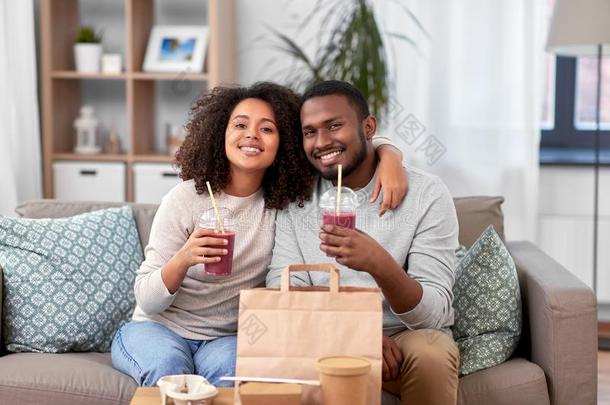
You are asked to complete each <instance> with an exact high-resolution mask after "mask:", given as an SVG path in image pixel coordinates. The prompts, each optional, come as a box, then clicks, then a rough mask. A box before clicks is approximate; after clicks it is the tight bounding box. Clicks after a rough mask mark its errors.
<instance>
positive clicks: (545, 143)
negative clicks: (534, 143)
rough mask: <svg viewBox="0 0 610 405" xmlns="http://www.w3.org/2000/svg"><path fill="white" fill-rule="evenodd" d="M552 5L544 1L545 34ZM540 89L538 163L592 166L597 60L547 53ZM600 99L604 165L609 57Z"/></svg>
mask: <svg viewBox="0 0 610 405" xmlns="http://www.w3.org/2000/svg"><path fill="white" fill-rule="evenodd" d="M554 5H555V0H546V3H545V12H544V15H545V18H546V22H547V27H546V28H545V29H547V31H548V27H549V25H550V21H551V17H552V14H553V6H554ZM608 46H610V45H607V47H608ZM606 51H607V49H606ZM543 85H544V89H543V100H542V103H543V104H542V117H541V129H542V133H541V140H540V152H541V153H540V161H541V162H542V163H557V162H559V163H561V162H560V161H561V160H565V162H564V163H570V161H571V162H576V163H583V164H589V163H592V162H593V152H592V151H593V148H594V146H595V127H596V125H595V118H596V117H595V114H596V103H597V93H596V92H597V57H579V58H569V57H556V56H554V55H552V54H549V53H547V54H546V55H545V80H544V82H543ZM601 97H602V99H601V110H600V121H601V125H600V128H601V132H600V144H601V149H602V151H603V152H604V153H603V154H602V162H604V163H606V162H605V161H606V160H607V159H608V158H609V157H608V156H606V155H608V153H607V152H610V58H609V57H605V58H604V59H603V63H602V94H601ZM606 150H607V151H606ZM581 152H582V154H581V155H580V156H579V157H574V158H573V159H572V158H570V157H569V155H570V154H575V153H581ZM609 156H610V155H609ZM566 157H568V158H566ZM545 160H547V161H546V162H545ZM609 163H610V161H609Z"/></svg>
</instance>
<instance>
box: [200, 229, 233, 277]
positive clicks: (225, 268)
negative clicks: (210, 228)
mask: <svg viewBox="0 0 610 405" xmlns="http://www.w3.org/2000/svg"><path fill="white" fill-rule="evenodd" d="M214 238H222V239H226V240H228V241H229V243H228V244H227V245H224V246H218V248H222V249H227V254H226V255H224V256H219V257H220V261H219V262H216V263H206V264H205V273H206V274H209V275H211V276H228V275H230V274H231V269H232V268H233V246H234V245H235V232H233V231H229V230H227V229H225V231H224V233H217V234H214ZM214 247H216V246H214Z"/></svg>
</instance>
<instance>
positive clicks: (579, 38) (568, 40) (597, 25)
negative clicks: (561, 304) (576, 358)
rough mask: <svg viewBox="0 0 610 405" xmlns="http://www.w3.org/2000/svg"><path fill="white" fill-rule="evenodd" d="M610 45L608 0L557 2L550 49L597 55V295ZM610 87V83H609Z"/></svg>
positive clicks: (605, 342) (559, 52)
mask: <svg viewBox="0 0 610 405" xmlns="http://www.w3.org/2000/svg"><path fill="white" fill-rule="evenodd" d="M607 44H610V1H609V0H578V1H576V0H557V1H556V2H555V9H554V11H553V19H552V21H551V28H550V31H549V37H548V42H547V50H548V51H550V52H553V53H554V54H556V55H560V56H597V91H596V95H597V97H596V105H595V107H596V108H595V124H596V125H595V141H594V154H595V159H594V165H593V167H594V174H595V175H594V182H595V184H594V195H593V200H594V202H593V290H594V291H595V293H596V294H597V249H598V243H597V239H598V214H599V207H598V194H599V149H600V132H599V131H600V110H601V86H602V76H601V66H602V56H603V55H604V50H605V52H606V54H610V51H609V49H608V48H610V47H608V46H607V47H605V48H604V45H607ZM608 85H610V83H608ZM609 340H610V339H607V338H606V339H603V338H600V341H599V345H600V347H604V348H607V349H610V341H609Z"/></svg>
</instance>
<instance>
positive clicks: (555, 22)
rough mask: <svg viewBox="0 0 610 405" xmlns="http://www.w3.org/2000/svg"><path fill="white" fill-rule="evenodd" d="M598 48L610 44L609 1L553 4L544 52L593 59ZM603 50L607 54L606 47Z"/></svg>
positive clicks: (564, 0)
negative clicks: (545, 50)
mask: <svg viewBox="0 0 610 405" xmlns="http://www.w3.org/2000/svg"><path fill="white" fill-rule="evenodd" d="M599 44H602V45H603V44H610V0H556V2H555V9H554V11H553V19H552V21H551V29H550V31H549V37H548V41H547V46H546V49H547V51H549V52H553V53H555V54H557V55H561V56H586V55H597V45H599ZM605 48H606V49H605V50H604V54H605V55H608V54H610V49H608V48H610V47H605Z"/></svg>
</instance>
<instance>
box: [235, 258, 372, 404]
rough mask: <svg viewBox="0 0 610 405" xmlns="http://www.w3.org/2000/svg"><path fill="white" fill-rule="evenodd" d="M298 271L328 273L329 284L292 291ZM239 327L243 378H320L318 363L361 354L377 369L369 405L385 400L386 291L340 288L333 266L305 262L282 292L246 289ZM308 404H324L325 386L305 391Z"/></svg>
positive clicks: (294, 267)
mask: <svg viewBox="0 0 610 405" xmlns="http://www.w3.org/2000/svg"><path fill="white" fill-rule="evenodd" d="M294 271H325V272H328V273H329V275H330V281H329V286H330V288H324V287H291V286H290V273H291V272H294ZM239 306H240V309H239V320H238V328H237V370H236V375H237V376H248V377H277V378H298V379H306V380H318V371H317V367H316V365H317V360H318V359H319V358H320V357H324V356H332V355H348V356H360V357H365V358H367V359H368V360H369V361H370V362H371V365H372V368H371V373H370V375H369V382H368V385H369V387H368V400H367V401H366V403H367V404H370V405H379V403H380V400H381V365H382V363H381V362H382V352H381V345H382V341H381V339H382V323H383V315H382V310H381V293H380V291H379V289H377V288H355V287H341V288H339V271H338V270H337V269H336V268H335V267H334V266H333V265H332V264H328V263H327V264H315V265H314V264H300V265H292V266H288V267H287V268H286V269H284V270H283V272H282V280H281V288H280V289H279V290H278V289H271V288H257V289H251V290H242V291H241V295H240V304H239ZM303 403H304V404H307V405H314V404H316V405H317V404H321V403H322V400H321V394H320V388H319V387H310V386H307V387H304V391H303Z"/></svg>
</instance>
